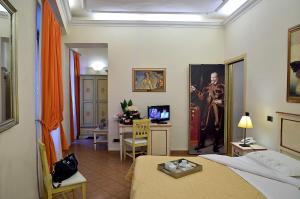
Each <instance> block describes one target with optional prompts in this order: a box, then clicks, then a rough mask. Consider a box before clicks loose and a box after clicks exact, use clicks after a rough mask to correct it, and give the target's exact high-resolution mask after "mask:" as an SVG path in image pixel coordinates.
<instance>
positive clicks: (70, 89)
mask: <svg viewBox="0 0 300 199" xmlns="http://www.w3.org/2000/svg"><path fill="white" fill-rule="evenodd" d="M71 53H73V52H72V51H71V50H69V63H70V58H71ZM73 66H74V65H73ZM73 66H71V63H70V64H69V96H70V139H71V143H73V142H74V118H73V98H72V83H71V81H72V75H71V67H73Z"/></svg>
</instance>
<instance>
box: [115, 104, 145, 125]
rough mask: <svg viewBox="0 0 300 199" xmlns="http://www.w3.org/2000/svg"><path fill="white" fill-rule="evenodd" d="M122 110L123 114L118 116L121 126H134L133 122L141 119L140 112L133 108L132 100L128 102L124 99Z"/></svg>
mask: <svg viewBox="0 0 300 199" xmlns="http://www.w3.org/2000/svg"><path fill="white" fill-rule="evenodd" d="M121 108H122V110H123V114H122V115H121V114H118V116H119V122H120V123H121V124H132V121H133V120H135V119H140V112H139V111H138V108H137V107H136V106H133V103H132V100H129V101H128V102H127V101H126V100H125V99H124V100H123V102H121Z"/></svg>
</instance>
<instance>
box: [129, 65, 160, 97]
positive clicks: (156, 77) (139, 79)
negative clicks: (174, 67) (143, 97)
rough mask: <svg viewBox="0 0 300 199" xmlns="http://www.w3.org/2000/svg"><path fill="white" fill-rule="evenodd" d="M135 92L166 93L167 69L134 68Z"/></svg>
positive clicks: (133, 86) (133, 81) (133, 82)
mask: <svg viewBox="0 0 300 199" xmlns="http://www.w3.org/2000/svg"><path fill="white" fill-rule="evenodd" d="M132 91H133V92H166V68H133V69H132Z"/></svg>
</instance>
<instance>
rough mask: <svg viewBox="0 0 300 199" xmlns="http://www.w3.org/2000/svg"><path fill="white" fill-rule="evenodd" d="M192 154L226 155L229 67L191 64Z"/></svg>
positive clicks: (190, 118)
mask: <svg viewBox="0 0 300 199" xmlns="http://www.w3.org/2000/svg"><path fill="white" fill-rule="evenodd" d="M189 91H190V92H189V153H190V154H210V153H215V154H224V153H225V149H224V140H225V139H224V136H225V133H224V132H225V131H224V113H225V111H224V106H225V99H224V98H225V66H224V65H223V64H191V65H190V66H189Z"/></svg>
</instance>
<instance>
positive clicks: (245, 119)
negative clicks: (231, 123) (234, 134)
mask: <svg viewBox="0 0 300 199" xmlns="http://www.w3.org/2000/svg"><path fill="white" fill-rule="evenodd" d="M238 127H240V128H244V129H245V131H244V143H242V144H240V146H241V147H249V146H250V145H249V144H246V129H249V128H253V125H252V122H251V119H250V116H249V113H248V112H246V113H245V115H243V116H242V118H241V120H240V122H239V124H238Z"/></svg>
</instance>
